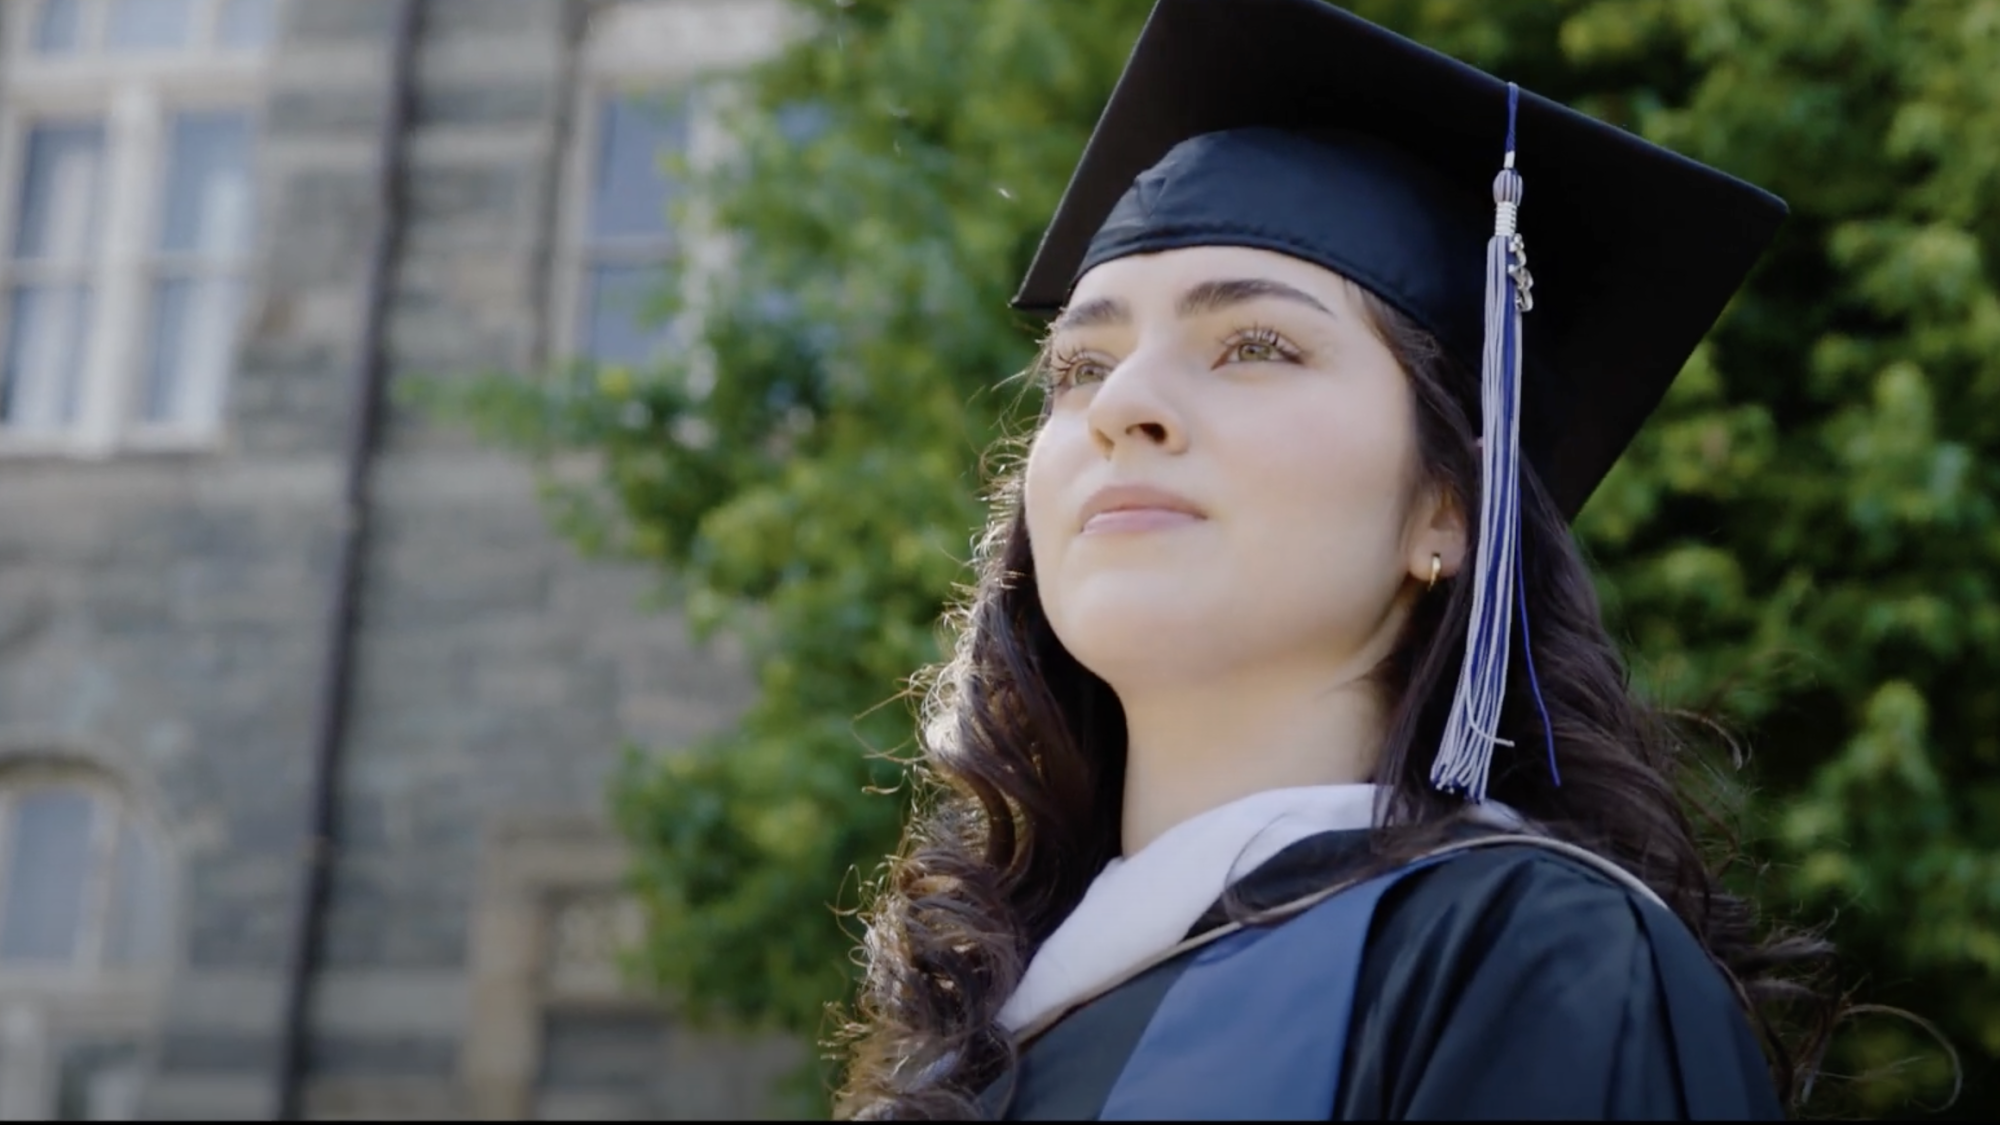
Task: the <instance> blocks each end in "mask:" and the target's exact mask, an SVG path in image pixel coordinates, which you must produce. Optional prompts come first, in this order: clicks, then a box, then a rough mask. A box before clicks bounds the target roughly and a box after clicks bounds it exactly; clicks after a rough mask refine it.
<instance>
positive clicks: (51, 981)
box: [0, 750, 180, 1120]
mask: <svg viewBox="0 0 2000 1125" xmlns="http://www.w3.org/2000/svg"><path fill="white" fill-rule="evenodd" d="M44 789H68V790H81V791H82V792H84V793H85V794H87V795H88V796H89V797H90V800H91V833H92V851H93V853H95V854H94V855H93V856H92V860H91V862H92V864H93V869H92V871H91V872H90V873H89V874H88V875H87V876H86V878H88V879H90V880H92V881H93V884H94V885H93V886H92V887H91V888H90V890H89V897H90V899H91V900H92V901H91V902H89V903H87V904H86V908H85V917H84V920H83V921H82V922H81V923H80V925H82V926H84V927H85V929H86V933H85V935H84V940H83V942H82V943H80V944H83V945H86V946H89V947H91V951H92V954H93V957H92V959H91V960H89V961H86V959H85V958H83V957H82V956H77V957H73V958H71V960H70V962H69V963H68V964H67V965H63V966H60V967H58V966H54V965H52V964H50V963H48V962H0V1046H4V1047H5V1048H6V1050H5V1051H0V1120H48V1119H52V1118H53V1117H54V1116H55V1113H56V1110H57V1108H58V1099H59V1098H60V1096H61V1074H60V1072H59V1069H60V1063H61V1060H62V1058H63V1055H64V1052H65V1051H66V1050H67V1049H68V1048H69V1047H72V1046H75V1045H78V1044H82V1043H92V1042H95V1043H114V1042H115V1043H125V1044H130V1045H131V1047H132V1048H133V1049H134V1050H135V1051H136V1054H135V1055H134V1056H133V1058H132V1062H131V1066H132V1067H134V1068H136V1070H137V1071H138V1073H140V1074H143V1073H144V1072H145V1071H146V1068H147V1067H148V1065H149V1061H150V1059H149V1055H150V1053H151V1052H152V1051H154V1050H155V1049H156V1044H155V1042H154V1037H153V1033H154V1031H155V1030H156V1028H157V1024H158V1018H159V1013H160V1011H161V1005H162V1003H163V1002H164V1000H165V997H166V990H167V984H168V980H169V978H170V974H171V972H172V968H173V966H174V965H176V964H178V963H179V958H180V945H179V927H178V914H179V910H178V905H179V898H178V894H179V887H178V879H177V874H176V873H177V872H178V870H179V864H178V863H177V862H176V861H175V857H174V855H173V852H172V848H171V846H170V844H169V841H168V839H167V836H166V834H165V833H164V832H163V831H161V828H160V825H159V824H158V822H157V821H155V820H154V819H153V818H152V817H151V816H149V815H148V814H147V813H146V811H145V810H144V808H143V807H142V805H141V803H140V802H139V801H137V800H136V799H135V798H134V797H133V796H132V795H131V794H130V793H129V792H128V791H127V790H126V787H125V786H123V785H121V784H119V783H118V782H117V781H116V780H115V779H113V778H111V777H109V776H106V775H103V774H101V773H100V772H98V771H97V770H95V769H93V768H90V767H88V766H84V765H78V764H75V763H73V762H71V761H68V760H58V759H45V758H43V757H40V756H18V755H15V754H12V753H9V752H6V751H4V750H0V880H4V879H5V877H6V875H7V873H8V872H7V866H6V865H7V863H8V860H9V857H8V856H7V855H5V854H4V853H5V852H6V851H7V849H8V848H9V847H10V846H11V844H12V832H11V821H12V816H13V809H14V802H15V799H16V797H17V796H18V795H19V794H22V793H28V792H34V791H36V790H44ZM113 829H117V830H119V831H138V832H142V833H145V834H147V835H148V836H150V837H151V844H152V846H153V848H154V849H156V851H155V857H156V860H157V862H156V864H155V874H156V876H157V877H158V879H159V885H158V887H157V888H156V890H157V892H158V894H159V896H160V900H161V903H162V904H163V910H164V912H163V914H162V916H161V918H160V919H159V935H158V945H157V946H156V948H155V949H154V956H153V958H152V959H151V960H147V961H141V962H137V963H133V964H126V965H119V964H112V963H107V962H106V961H105V960H104V957H103V954H104V951H105V937H106V933H107V930H106V926H105V923H106V921H107V920H108V918H109V915H110V910H111V906H110V898H111V895H112V883H113V882H114V880H115V879H116V866H117V855H116V850H117V849H116V842H117V839H116V838H117V832H114V831H113ZM5 890H6V889H5V887H4V886H0V895H4V894H5ZM93 926H94V927H95V929H96V934H95V935H94V936H93V935H90V934H89V933H88V932H87V931H88V930H89V928H91V927H93Z"/></svg>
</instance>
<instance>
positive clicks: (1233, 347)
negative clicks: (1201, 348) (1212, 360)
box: [1222, 328, 1305, 363]
mask: <svg viewBox="0 0 2000 1125" xmlns="http://www.w3.org/2000/svg"><path fill="white" fill-rule="evenodd" d="M1304 359H1305V352H1304V351H1303V350H1301V349H1300V348H1299V347H1298V345H1296V344H1294V343H1292V342H1291V341H1289V340H1287V339H1285V338H1284V337H1283V336H1281V335H1279V334H1278V332H1277V330H1276V329H1272V328H1250V329H1246V330H1245V331H1242V332H1239V333H1237V334H1236V335H1234V336H1231V337H1230V338H1229V339H1228V340H1227V341H1226V342H1225V343H1224V345H1223V351H1222V362H1223V363H1299V362H1302V361H1303V360H1304Z"/></svg>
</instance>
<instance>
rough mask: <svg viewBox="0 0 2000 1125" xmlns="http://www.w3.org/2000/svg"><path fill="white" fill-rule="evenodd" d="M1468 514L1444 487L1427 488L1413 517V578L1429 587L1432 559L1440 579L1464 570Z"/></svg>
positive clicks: (1419, 499)
mask: <svg viewBox="0 0 2000 1125" xmlns="http://www.w3.org/2000/svg"><path fill="white" fill-rule="evenodd" d="M1466 538H1467V533H1466V522H1465V511H1464V509H1463V508H1462V507H1461V506H1460V505H1459V503H1458V501H1457V499H1456V498H1455V497H1454V496H1452V494H1451V491H1450V490H1449V489H1447V488H1445V487H1444V486H1442V485H1438V484H1429V485H1425V486H1424V489H1423V491H1422V493H1421V494H1420V495H1419V496H1418V498H1417V504H1416V507H1415V509H1413V510H1412V511H1411V513H1410V535H1409V537H1408V539H1409V544H1410V547H1409V560H1408V563H1409V568H1410V577H1412V578H1414V579H1416V580H1417V581H1418V582H1419V583H1422V584H1425V585H1428V584H1429V583H1430V580H1431V558H1432V556H1436V558H1437V560H1438V563H1439V565H1438V571H1437V574H1438V577H1439V578H1450V577H1453V576H1454V575H1456V574H1458V572H1459V571H1460V570H1462V569H1464V567H1465V556H1466Z"/></svg>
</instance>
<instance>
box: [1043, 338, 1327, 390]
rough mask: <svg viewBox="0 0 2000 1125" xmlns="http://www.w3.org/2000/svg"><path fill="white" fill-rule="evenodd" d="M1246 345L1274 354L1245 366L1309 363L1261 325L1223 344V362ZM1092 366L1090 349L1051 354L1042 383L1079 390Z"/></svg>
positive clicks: (1295, 347) (1296, 348)
mask: <svg viewBox="0 0 2000 1125" xmlns="http://www.w3.org/2000/svg"><path fill="white" fill-rule="evenodd" d="M1246 345H1255V346H1258V347H1265V348H1270V349H1271V350H1272V352H1273V353H1274V354H1273V355H1272V357H1271V358H1269V359H1265V360H1244V361H1242V362H1245V363H1259V362H1263V363H1303V362H1305V358H1306V353H1305V351H1304V349H1302V348H1300V347H1299V346H1298V345H1297V344H1294V343H1292V342H1291V341H1290V340H1287V339H1286V338H1285V337H1284V335H1283V334H1282V333H1280V332H1279V331H1278V330H1277V329H1275V328H1267V327H1265V326H1263V325H1260V324H1256V325H1251V326H1250V327H1248V328H1244V329H1242V330H1240V331H1237V332H1233V333H1231V334H1230V335H1229V338H1228V339H1226V340H1224V341H1223V342H1222V354H1223V359H1224V360H1225V361H1226V360H1227V359H1228V357H1229V356H1230V355H1232V354H1233V353H1235V352H1236V351H1237V350H1238V349H1240V348H1243V347H1245V346H1246ZM1092 362H1094V361H1093V360H1092V359H1091V358H1090V349H1088V348H1082V347H1071V348H1062V349H1057V350H1055V351H1053V352H1051V353H1049V356H1048V359H1047V360H1046V361H1044V363H1043V364H1042V382H1043V384H1044V385H1045V386H1046V387H1048V388H1049V389H1050V390H1064V389H1067V388H1069V387H1072V386H1075V385H1076V375H1077V371H1078V369H1079V368H1080V367H1082V366H1083V365H1085V364H1088V363H1092ZM1098 366H1100V367H1101V366H1104V365H1103V364H1101V363H1099V364H1098ZM1218 366H1220V364H1218Z"/></svg>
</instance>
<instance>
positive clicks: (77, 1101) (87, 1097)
mask: <svg viewBox="0 0 2000 1125" xmlns="http://www.w3.org/2000/svg"><path fill="white" fill-rule="evenodd" d="M144 1076H145V1070H144V1069H143V1064H142V1062H141V1060H140V1056H139V1045H138V1044H137V1043H133V1042H131V1041H129V1040H109V1041H106V1040H86V1041H84V1042H80V1043H68V1044H65V1045H64V1046H63V1049H62V1056H61V1059H60V1061H59V1062H58V1063H57V1064H56V1116H55V1119H56V1120H57V1121H137V1120H139V1084H140V1082H141V1081H142V1079H143V1078H144Z"/></svg>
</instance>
